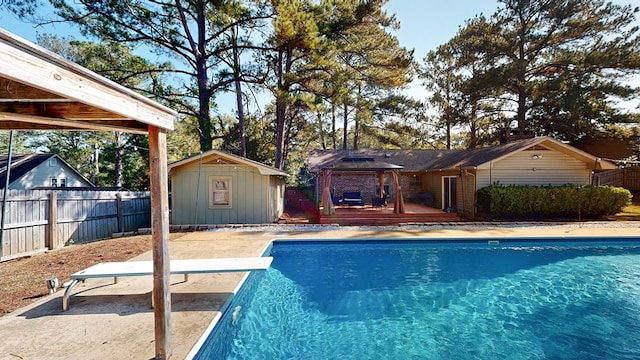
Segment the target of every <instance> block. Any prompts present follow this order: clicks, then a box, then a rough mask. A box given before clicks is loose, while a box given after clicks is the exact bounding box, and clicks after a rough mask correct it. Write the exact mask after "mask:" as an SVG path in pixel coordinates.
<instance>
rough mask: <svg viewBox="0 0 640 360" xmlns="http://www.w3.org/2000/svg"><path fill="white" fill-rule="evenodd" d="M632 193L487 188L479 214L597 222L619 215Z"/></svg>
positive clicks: (574, 188) (607, 188)
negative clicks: (582, 219) (599, 219)
mask: <svg viewBox="0 0 640 360" xmlns="http://www.w3.org/2000/svg"><path fill="white" fill-rule="evenodd" d="M631 197H632V195H631V193H630V192H629V190H627V189H624V188H619V187H612V186H590V185H589V186H576V185H570V184H568V185H562V186H501V185H493V186H488V187H485V188H482V189H479V190H478V191H477V203H478V211H479V212H480V213H484V214H487V215H488V216H489V217H490V218H493V219H553V218H586V219H596V218H601V217H603V216H607V215H614V214H616V213H619V212H620V211H621V210H622V208H624V207H625V206H627V205H628V204H629V203H630V202H631Z"/></svg>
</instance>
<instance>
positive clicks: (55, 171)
mask: <svg viewBox="0 0 640 360" xmlns="http://www.w3.org/2000/svg"><path fill="white" fill-rule="evenodd" d="M52 177H53V178H56V179H58V186H60V179H66V186H67V187H80V186H92V185H91V184H90V183H88V182H87V181H85V180H84V179H83V178H82V177H80V176H78V174H77V173H76V171H75V170H73V169H70V168H69V167H68V166H66V165H65V164H64V163H63V162H62V161H60V160H57V161H56V165H54V166H51V165H50V163H49V160H47V161H45V162H43V163H42V164H40V165H38V166H36V167H34V168H33V169H31V170H30V171H29V172H27V173H26V174H24V175H23V176H22V177H21V178H20V179H18V180H16V181H14V182H13V183H11V186H10V187H9V188H10V189H12V190H29V189H33V188H36V187H49V186H51V181H50V179H51V178H52Z"/></svg>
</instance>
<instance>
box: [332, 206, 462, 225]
mask: <svg viewBox="0 0 640 360" xmlns="http://www.w3.org/2000/svg"><path fill="white" fill-rule="evenodd" d="M451 221H460V217H458V215H457V214H455V213H446V212H444V211H442V210H440V209H436V208H432V207H428V206H425V205H421V204H415V203H405V213H404V214H394V213H393V203H390V204H389V205H387V206H383V207H373V206H371V205H369V204H367V205H365V206H336V212H335V214H332V215H324V214H322V209H320V219H319V223H320V224H340V225H396V224H402V223H428V222H451Z"/></svg>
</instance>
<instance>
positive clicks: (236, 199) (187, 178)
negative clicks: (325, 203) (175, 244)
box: [171, 164, 283, 225]
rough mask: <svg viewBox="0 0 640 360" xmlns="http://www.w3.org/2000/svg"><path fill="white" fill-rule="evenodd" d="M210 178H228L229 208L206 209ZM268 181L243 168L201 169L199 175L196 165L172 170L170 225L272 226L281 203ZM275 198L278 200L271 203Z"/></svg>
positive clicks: (249, 168) (223, 166)
mask: <svg viewBox="0 0 640 360" xmlns="http://www.w3.org/2000/svg"><path fill="white" fill-rule="evenodd" d="M198 176H199V177H200V181H199V182H198ZM210 176H216V177H217V176H228V177H231V206H230V207H229V208H214V209H210V208H209V177H210ZM270 177H271V176H267V175H261V174H260V173H259V172H258V171H257V170H256V169H255V168H252V167H249V166H243V165H226V164H222V165H203V166H202V171H201V172H200V174H199V167H198V165H197V164H195V165H194V166H187V167H184V168H180V169H176V171H175V172H172V178H171V181H172V183H171V188H172V194H171V198H172V223H173V224H174V225H191V224H198V225H205V224H259V223H270V222H273V221H275V220H276V219H277V218H278V217H279V216H280V215H281V214H282V211H280V210H279V208H280V206H281V203H282V201H283V200H282V191H279V190H278V189H277V187H276V188H274V187H273V186H272V182H271V180H270ZM198 184H199V186H198ZM276 194H277V195H276ZM275 196H278V199H274V197H275ZM274 206H275V208H274Z"/></svg>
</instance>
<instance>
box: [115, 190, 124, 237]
mask: <svg viewBox="0 0 640 360" xmlns="http://www.w3.org/2000/svg"><path fill="white" fill-rule="evenodd" d="M116 213H117V215H116V216H117V219H118V232H119V233H121V232H124V216H123V214H122V194H121V193H117V194H116Z"/></svg>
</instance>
